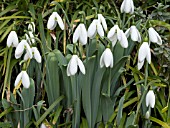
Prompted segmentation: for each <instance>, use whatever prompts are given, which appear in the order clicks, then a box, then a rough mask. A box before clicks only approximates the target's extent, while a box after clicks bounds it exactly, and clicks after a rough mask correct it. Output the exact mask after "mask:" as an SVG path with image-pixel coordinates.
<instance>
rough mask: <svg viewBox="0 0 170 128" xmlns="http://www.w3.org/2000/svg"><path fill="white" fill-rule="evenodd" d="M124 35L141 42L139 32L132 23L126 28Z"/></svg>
mask: <svg viewBox="0 0 170 128" xmlns="http://www.w3.org/2000/svg"><path fill="white" fill-rule="evenodd" d="M125 35H126V37H127V38H128V37H129V36H130V37H131V39H132V40H133V41H138V42H141V36H140V33H139V31H138V29H137V28H136V26H134V25H133V26H131V27H130V28H129V29H128V30H126V32H125Z"/></svg>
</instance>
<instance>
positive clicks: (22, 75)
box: [14, 71, 30, 88]
mask: <svg viewBox="0 0 170 128" xmlns="http://www.w3.org/2000/svg"><path fill="white" fill-rule="evenodd" d="M20 81H21V82H22V84H23V86H24V88H29V87H30V79H29V76H28V74H27V72H26V71H21V72H20V73H19V74H18V76H17V78H16V80H15V84H14V85H15V87H16V86H17V85H18V84H19V82H20Z"/></svg>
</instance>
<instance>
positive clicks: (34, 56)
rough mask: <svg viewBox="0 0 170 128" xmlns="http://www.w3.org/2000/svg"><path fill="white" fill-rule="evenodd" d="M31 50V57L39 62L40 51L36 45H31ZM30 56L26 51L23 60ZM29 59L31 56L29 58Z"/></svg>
mask: <svg viewBox="0 0 170 128" xmlns="http://www.w3.org/2000/svg"><path fill="white" fill-rule="evenodd" d="M31 51H32V55H33V58H34V59H35V60H36V61H37V62H38V63H41V55H40V52H39V51H38V49H37V48H36V47H32V48H31ZM29 58H30V56H29V53H28V52H26V54H25V56H24V60H25V61H26V60H28V59H29ZM30 59H31V58H30Z"/></svg>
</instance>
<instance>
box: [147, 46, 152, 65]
mask: <svg viewBox="0 0 170 128" xmlns="http://www.w3.org/2000/svg"><path fill="white" fill-rule="evenodd" d="M146 60H147V61H148V63H149V64H150V63H151V51H150V48H149V45H148V43H147V47H146Z"/></svg>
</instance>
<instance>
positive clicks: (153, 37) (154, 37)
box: [148, 27, 158, 43]
mask: <svg viewBox="0 0 170 128" xmlns="http://www.w3.org/2000/svg"><path fill="white" fill-rule="evenodd" d="M148 33H149V40H150V41H151V42H153V43H157V42H158V38H157V35H156V31H155V30H154V29H153V28H152V27H151V28H149V30H148Z"/></svg>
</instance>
